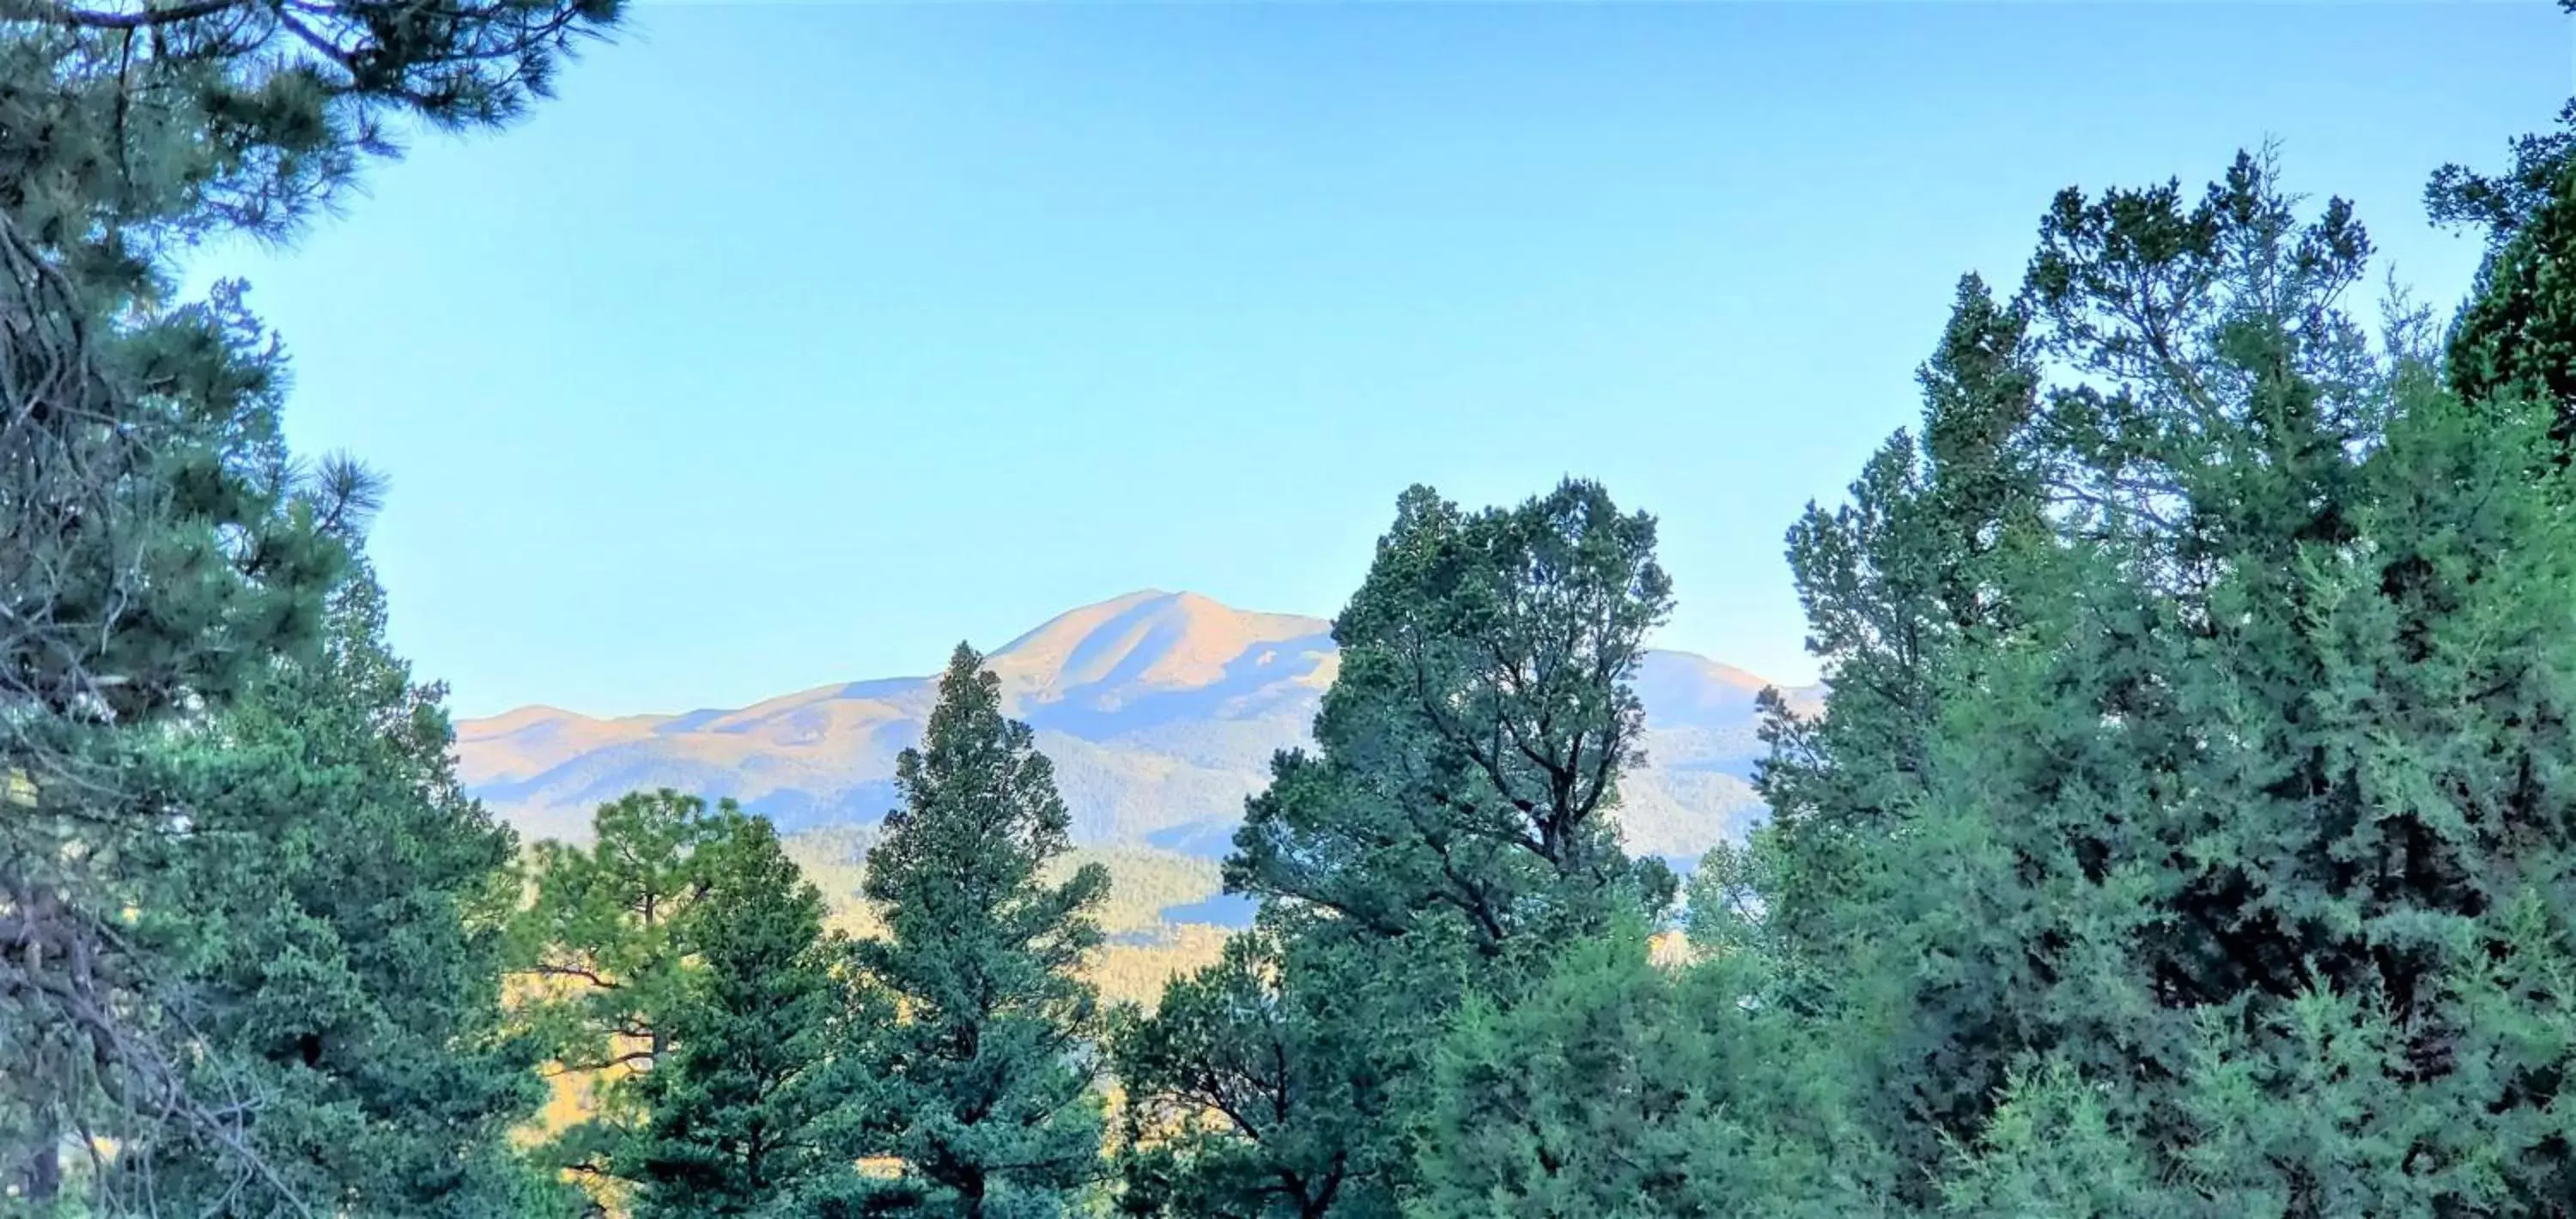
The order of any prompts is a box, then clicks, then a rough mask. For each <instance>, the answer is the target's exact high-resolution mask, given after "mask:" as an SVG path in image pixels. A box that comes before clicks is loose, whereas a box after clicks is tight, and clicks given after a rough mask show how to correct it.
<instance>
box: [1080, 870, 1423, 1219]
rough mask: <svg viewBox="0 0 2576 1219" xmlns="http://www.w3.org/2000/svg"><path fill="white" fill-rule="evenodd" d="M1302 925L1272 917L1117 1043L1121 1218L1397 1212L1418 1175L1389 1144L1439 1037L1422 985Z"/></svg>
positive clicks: (1129, 1025)
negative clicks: (1418, 1063) (1392, 1193)
mask: <svg viewBox="0 0 2576 1219" xmlns="http://www.w3.org/2000/svg"><path fill="white" fill-rule="evenodd" d="M1303 918H1304V916H1301V915H1298V914H1296V913H1294V912H1292V911H1289V910H1287V909H1286V908H1284V907H1281V906H1277V905H1272V906H1270V907H1268V908H1266V909H1264V910H1263V911H1262V912H1261V914H1260V915H1259V917H1258V918H1257V919H1256V921H1255V923H1254V926H1253V928H1252V929H1251V930H1249V931H1246V932H1244V933H1242V934H1240V935H1237V936H1235V937H1234V938H1233V939H1231V940H1229V941H1227V943H1226V947H1225V954H1224V956H1223V957H1222V958H1220V959H1219V960H1218V962H1217V963H1216V964H1214V965H1212V966H1209V967H1208V968H1206V969H1203V970H1200V971H1198V972H1197V973H1195V974H1190V975H1185V976H1183V977H1180V978H1176V979H1174V980H1173V981H1172V982H1171V983H1170V984H1169V985H1168V986H1166V987H1165V989H1164V992H1163V995H1162V999H1161V1001H1160V1002H1159V1003H1158V1004H1157V1005H1156V1006H1155V1009H1154V1011H1153V1013H1152V1014H1151V1015H1149V1016H1140V1017H1136V1018H1131V1019H1130V1020H1128V1021H1127V1022H1125V1023H1124V1024H1123V1025H1122V1027H1121V1028H1120V1029H1119V1030H1118V1034H1117V1036H1116V1037H1115V1038H1114V1040H1113V1043H1112V1045H1113V1055H1114V1065H1115V1070H1116V1073H1117V1076H1118V1080H1119V1082H1120V1084H1121V1086H1123V1087H1124V1088H1125V1090H1126V1095H1127V1098H1128V1103H1127V1106H1126V1113H1125V1117H1126V1128H1125V1130H1124V1135H1125V1138H1124V1140H1123V1146H1122V1147H1121V1149H1120V1154H1119V1171H1120V1177H1121V1184H1122V1186H1123V1188H1122V1191H1121V1194H1120V1204H1121V1207H1122V1209H1123V1211H1124V1213H1128V1214H1134V1215H1151V1216H1167V1217H1170V1219H1183V1217H1192V1219H1273V1217H1278V1219H1290V1217H1293V1219H1322V1217H1323V1216H1326V1215H1353V1214H1376V1213H1385V1212H1386V1210H1387V1208H1389V1207H1390V1206H1391V1205H1392V1201H1391V1199H1389V1198H1388V1197H1387V1196H1386V1183H1387V1182H1390V1181H1394V1180H1398V1179H1401V1178H1402V1176H1403V1175H1404V1174H1405V1173H1406V1172H1407V1171H1408V1169H1409V1167H1410V1165H1409V1163H1408V1156H1409V1148H1408V1147H1407V1146H1405V1145H1404V1144H1402V1143H1390V1142H1388V1141H1386V1140H1384V1139H1382V1138H1379V1137H1377V1132H1378V1131H1381V1130H1383V1129H1386V1128H1388V1127H1390V1126H1391V1125H1392V1124H1393V1123H1394V1122H1395V1120H1396V1111H1397V1106H1398V1104H1399V1103H1400V1102H1401V1101H1402V1100H1403V1099H1404V1098H1405V1097H1406V1096H1407V1095H1409V1094H1408V1093H1407V1092H1405V1091H1403V1090H1402V1084H1403V1083H1404V1081H1405V1080H1406V1079H1407V1077H1408V1074H1409V1070H1410V1065H1411V1063H1412V1060H1413V1055H1414V1054H1415V1053H1416V1052H1417V1048H1418V1045H1419V1039H1420V1038H1423V1037H1431V1036H1436V1035H1437V1030H1436V1028H1434V1027H1432V1026H1431V1025H1430V1024H1428V1023H1427V1022H1426V1021H1425V1016H1426V1014H1427V1012H1426V1009H1425V1008H1424V1007H1423V1006H1422V1005H1421V1004H1420V1003H1419V1002H1418V1001H1417V998H1418V993H1419V990H1420V987H1421V985H1422V983H1423V981H1424V980H1423V979H1421V978H1419V977H1413V978H1398V977H1390V976H1387V975H1386V974H1385V973H1384V972H1383V971H1381V970H1380V969H1378V968H1377V965H1378V962H1379V960H1380V957H1379V956H1378V955H1377V954H1374V953H1370V952H1367V951H1365V950H1364V948H1362V947H1361V946H1359V945H1357V944H1355V943H1354V942H1353V941H1350V940H1348V939H1347V938H1344V937H1337V936H1319V935H1313V934H1309V932H1310V931H1311V929H1309V928H1305V927H1302V926H1300V923H1301V922H1302V921H1303ZM1291 976H1293V977H1294V978H1295V979H1296V983H1295V984H1294V985H1291V984H1290V982H1289V979H1290V977H1291ZM1459 985H1460V986H1461V988H1463V982H1461V983H1459ZM1355 1031H1365V1032H1366V1034H1367V1035H1365V1036H1362V1035H1354V1034H1355Z"/></svg>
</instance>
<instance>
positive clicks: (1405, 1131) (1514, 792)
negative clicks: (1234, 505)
mask: <svg viewBox="0 0 2576 1219" xmlns="http://www.w3.org/2000/svg"><path fill="white" fill-rule="evenodd" d="M1670 603H1671V587H1670V584H1669V582H1668V581H1667V580H1666V578H1665V576H1664V574H1663V571H1662V569H1661V568H1659V567H1658V566H1656V564H1655V561H1654V522H1653V521H1652V519H1651V518H1648V517H1646V516H1643V515H1628V514H1622V513H1620V512H1619V511H1618V509H1617V508H1616V506H1615V505H1613V504H1612V503H1611V501H1610V499H1609V497H1608V495H1607V494H1605V493H1604V492H1603V491H1602V490H1601V489H1600V488H1599V487H1598V486H1595V485H1592V484H1589V483H1582V482H1568V483H1566V484H1564V485H1563V486H1561V487H1559V488H1557V489H1556V490H1555V491H1554V492H1552V493H1550V494H1548V495H1545V496H1541V497H1539V498H1536V499H1533V500H1531V501H1529V502H1528V503H1526V504H1523V505H1521V506H1519V507H1517V508H1512V509H1497V510H1491V511H1487V512H1483V513H1477V514H1468V513H1464V512H1461V511H1460V510H1459V509H1458V508H1457V506H1456V505H1453V504H1450V503H1447V502H1446V501H1443V500H1441V499H1440V498H1439V497H1438V496H1437V495H1435V494H1434V493H1432V492H1431V491H1429V490H1428V489H1425V488H1418V487H1417V488H1414V489H1413V490H1410V491H1408V492H1406V494H1405V495H1404V496H1403V498H1402V499H1401V500H1400V501H1399V503H1398V505H1397V512H1396V521H1395V525H1394V527H1393V528H1392V529H1390V530H1389V531H1388V533H1387V535H1386V537H1385V538H1384V539H1382V540H1381V541H1380V542H1379V544H1378V550H1377V559H1376V562H1375V563H1374V564H1372V566H1371V568H1370V570H1369V575H1368V578H1367V580H1366V581H1365V582H1364V583H1363V584H1362V586H1361V588H1360V590H1359V592H1358V593H1357V594H1355V595H1354V596H1353V597H1352V599H1351V603H1350V605H1349V606H1348V607H1347V608H1346V609H1345V610H1344V611H1343V613H1342V615H1341V617H1340V618H1339V619H1337V620H1336V621H1335V623H1334V628H1333V631H1334V639H1335V641H1336V642H1337V643H1338V644H1339V645H1340V647H1341V657H1342V661H1341V664H1342V667H1341V671H1340V673H1339V674H1338V675H1337V677H1336V678H1335V680H1334V683H1333V687H1332V689H1331V690H1329V691H1328V692H1327V693H1326V694H1325V697H1324V706H1323V710H1322V712H1321V713H1320V714H1319V715H1318V716H1317V718H1316V723H1315V740H1316V749H1315V750H1314V751H1313V752H1311V753H1309V752H1306V751H1291V752H1287V753H1283V754H1281V755H1280V756H1279V757H1278V758H1277V759H1276V760H1275V761H1274V762H1273V764H1272V781H1271V785H1270V787H1269V789H1268V790H1267V791H1265V792H1263V793H1261V794H1260V795H1258V796H1256V797H1254V798H1253V799H1252V800H1251V801H1250V802H1249V803H1248V804H1247V807H1246V816H1245V821H1244V825H1243V828H1242V829H1241V830H1240V831H1239V832H1238V833H1237V835H1236V837H1235V847H1236V850H1235V854H1234V855H1233V857H1232V858H1230V859H1228V860H1227V861H1226V878H1227V884H1228V886H1229V887H1230V888H1232V889H1235V890H1237V891H1241V892H1249V893H1253V894H1256V895H1258V896H1260V897H1261V898H1262V899H1263V902H1264V907H1265V908H1264V913H1263V915H1262V920H1263V925H1264V927H1265V929H1266V930H1265V932H1264V936H1263V938H1261V939H1260V940H1258V941H1256V942H1255V943H1254V945H1252V946H1248V947H1245V948H1243V949H1240V950H1238V951H1237V953H1235V954H1234V955H1231V956H1229V958H1228V959H1227V960H1226V961H1225V962H1222V963H1220V964H1219V965H1218V966H1216V967H1214V968H1213V969H1211V970H1210V971H1208V972H1206V973H1203V974H1202V975H1200V976H1198V977H1196V978H1194V979H1189V980H1186V981H1184V982H1182V983H1180V984H1177V985H1176V986H1175V987H1174V988H1173V989H1172V991H1171V993H1170V995H1169V996H1168V997H1167V999H1166V1005H1165V1007H1164V1009H1163V1010H1162V1011H1160V1012H1158V1013H1157V1014H1156V1015H1155V1016H1153V1017H1151V1018H1149V1019H1146V1020H1143V1021H1141V1022H1139V1023H1137V1024H1136V1025H1135V1026H1133V1027H1132V1028H1130V1029H1128V1030H1127V1031H1126V1032H1125V1034H1124V1035H1123V1036H1122V1037H1121V1039H1120V1044H1119V1054H1120V1062H1121V1064H1122V1065H1121V1071H1122V1076H1123V1077H1124V1078H1125V1081H1126V1082H1127V1083H1128V1085H1129V1087H1130V1089H1131V1102H1132V1103H1134V1104H1135V1105H1136V1106H1137V1110H1138V1113H1139V1114H1140V1115H1143V1116H1144V1117H1145V1118H1146V1119H1149V1120H1153V1121H1158V1122H1159V1123H1160V1126H1161V1129H1159V1130H1156V1131H1154V1133H1156V1134H1157V1135H1159V1136H1160V1138H1159V1142H1148V1143H1143V1144H1140V1145H1139V1146H1138V1147H1137V1148H1136V1149H1135V1150H1133V1151H1132V1152H1131V1153H1130V1154H1129V1156H1128V1157H1127V1158H1128V1161H1129V1163H1128V1167H1127V1176H1128V1178H1129V1181H1130V1192H1129V1198H1130V1201H1131V1202H1132V1203H1134V1204H1136V1205H1137V1206H1138V1207H1139V1208H1140V1209H1143V1210H1147V1211H1149V1212H1150V1211H1151V1210H1152V1209H1153V1208H1155V1207H1160V1208H1162V1213H1168V1214H1186V1213H1195V1212H1196V1211H1198V1210H1206V1211H1210V1212H1211V1213H1222V1214H1243V1215H1264V1216H1267V1215H1335V1216H1351V1217H1356V1216H1374V1215H1391V1214H1394V1213H1396V1212H1397V1211H1398V1210H1399V1209H1400V1208H1401V1207H1402V1206H1403V1204H1404V1202H1405V1200H1406V1198H1408V1197H1409V1196H1410V1195H1411V1193H1412V1192H1413V1180H1414V1172H1413V1161H1414V1159H1415V1157H1416V1156H1417V1155H1418V1154H1419V1153H1420V1150H1421V1143H1420V1136H1421V1134H1422V1131H1423V1123H1424V1122H1425V1121H1426V1120H1427V1117H1428V1115H1429V1113H1430V1112H1431V1108H1432V1105H1433V1103H1434V1100H1433V1090H1434V1087H1435V1082H1436V1081H1435V1079H1434V1077H1433V1074H1432V1071H1431V1053H1432V1050H1433V1048H1434V1047H1435V1046H1436V1045H1437V1044H1438V1042H1439V1038H1440V1036H1441V1034H1442V1031H1443V1030H1444V1029H1445V1028H1446V1027H1447V1026H1448V1023H1449V1021H1450V1020H1451V1019H1452V1018H1453V1017H1454V1015H1455V1014H1456V1013H1457V1011H1458V1010H1459V1006H1460V1004H1461V1003H1462V1002H1464V1001H1466V999H1467V998H1468V997H1469V996H1470V995H1474V994H1479V993H1482V994H1484V995H1486V996H1488V997H1491V998H1493V999H1495V1000H1496V1001H1497V1002H1500V1003H1503V1004H1508V1003H1510V1002H1511V1001H1513V999H1514V998H1516V997H1517V996H1518V995H1519V994H1521V993H1522V992H1523V991H1524V990H1525V989H1526V988H1527V987H1529V986H1530V985H1532V984H1534V983H1535V981H1536V980H1537V978H1538V977H1540V976H1541V975H1542V974H1543V973H1544V971H1545V970H1546V969H1547V968H1548V967H1549V962H1550V960H1551V959H1552V956H1553V954H1554V953H1555V952H1556V951H1558V950H1559V949H1560V948H1561V947H1562V946H1563V945H1565V944H1568V943H1571V942H1574V941H1577V940H1579V939H1581V938H1582V937H1585V936H1590V935H1598V934H1602V933H1604V932H1606V931H1607V930H1608V929H1609V928H1610V927H1612V926H1613V925H1615V923H1616V922H1617V920H1618V919H1619V918H1620V917H1622V916H1623V915H1634V914H1642V913H1644V912H1649V911H1660V910H1661V909H1662V908H1663V907H1664V906H1665V905H1666V904H1667V903H1668V902H1669V901H1670V899H1671V896H1672V891H1673V881H1672V876H1671V874H1670V873H1669V872H1668V871H1667V870H1665V869H1664V868H1662V867H1661V866H1660V865H1659V864H1652V863H1649V864H1645V865H1639V864H1637V863H1635V862H1632V861H1631V860H1630V859H1629V858H1628V857H1627V855H1626V853H1625V852H1624V851H1623V850H1621V849H1620V845H1619V840H1618V834H1617V831H1616V828H1615V826H1613V825H1612V823H1611V821H1610V819H1609V813H1610V810H1611V809H1612V808H1613V807H1614V806H1615V803H1616V797H1617V782H1618V778H1619V775H1620V772H1621V770H1622V768H1624V767H1626V766H1628V765H1630V764H1631V763H1633V762H1634V760H1635V759H1636V755H1637V739H1638V736H1639V733H1640V731H1641V729H1642V718H1643V717H1642V712H1641V710H1640V708H1639V706H1638V703H1637V699H1636V696H1635V695H1634V693H1633V692H1632V691H1631V690H1630V689H1629V687H1628V678H1629V676H1630V674H1631V673H1632V672H1633V670H1634V668H1635V665H1636V663H1637V660H1638V657H1639V656H1640V655H1641V654H1642V652H1643V650H1644V646H1645V636H1646V633H1647V632H1648V631H1649V630H1651V629H1652V628H1653V627H1654V626H1655V625H1656V624H1657V623H1659V622H1661V621H1662V620H1663V617H1664V615H1665V613H1666V612H1667V611H1668V610H1669V608H1670ZM1230 1110H1231V1111H1232V1112H1229V1111H1230Z"/></svg>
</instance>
